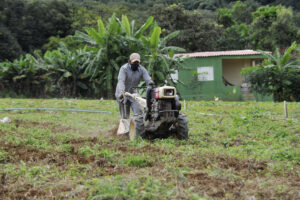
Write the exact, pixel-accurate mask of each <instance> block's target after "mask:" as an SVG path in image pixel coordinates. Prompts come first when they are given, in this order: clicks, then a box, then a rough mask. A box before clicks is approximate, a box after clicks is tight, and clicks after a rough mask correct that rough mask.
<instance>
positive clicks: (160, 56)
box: [142, 23, 185, 83]
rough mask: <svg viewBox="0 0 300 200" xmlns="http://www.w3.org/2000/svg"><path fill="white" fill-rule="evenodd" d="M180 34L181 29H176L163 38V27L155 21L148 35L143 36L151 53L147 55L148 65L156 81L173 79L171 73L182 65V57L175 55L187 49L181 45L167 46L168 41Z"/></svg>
mask: <svg viewBox="0 0 300 200" xmlns="http://www.w3.org/2000/svg"><path fill="white" fill-rule="evenodd" d="M178 34H179V31H175V32H173V33H170V34H169V35H167V36H165V37H163V38H161V28H160V27H159V26H158V25H157V24H156V23H154V24H153V25H152V28H151V32H150V34H149V35H148V37H142V41H143V43H144V44H145V46H146V47H147V50H148V52H150V55H151V56H148V57H147V60H146V66H147V69H148V71H149V73H150V74H151V76H152V79H153V80H154V81H155V82H156V83H162V82H164V81H165V80H171V81H172V79H171V74H172V73H173V72H174V70H175V69H176V68H178V67H181V65H180V63H181V62H182V59H181V58H180V57H175V56H174V54H175V52H184V51H185V50H184V49H182V48H180V47H175V46H167V42H168V41H169V40H171V39H173V38H175V37H176V36H177V35H178Z"/></svg>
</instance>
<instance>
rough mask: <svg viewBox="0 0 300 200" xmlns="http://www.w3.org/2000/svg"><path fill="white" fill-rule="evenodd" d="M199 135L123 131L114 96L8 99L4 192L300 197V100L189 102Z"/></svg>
mask: <svg viewBox="0 0 300 200" xmlns="http://www.w3.org/2000/svg"><path fill="white" fill-rule="evenodd" d="M187 104H188V106H187V111H185V113H186V114H187V116H188V121H189V129H190V139H189V140H187V141H179V140H177V139H175V138H172V137H171V138H167V139H156V140H154V141H148V140H136V141H133V142H130V141H129V140H128V139H127V138H125V137H122V136H116V135H115V132H116V128H117V125H118V122H119V120H118V117H119V112H118V106H117V103H116V102H115V101H106V100H100V101H99V100H75V99H64V100H55V99H52V100H23V99H1V100H0V108H10V107H17V108H21V107H26V108H33V107H46V108H73V109H87V110H106V111H110V112H111V113H110V114H101V113H98V114H97V113H76V114H75V113H72V112H53V111H51V112H41V111H39V112H38V111H30V110H29V111H26V112H24V111H16V112H0V119H3V118H4V117H5V116H8V117H9V118H10V119H11V120H12V122H11V123H10V124H5V123H0V169H1V170H0V177H1V182H0V184H1V187H0V199H23V198H28V199H50V198H52V199H114V198H115V199H201V198H203V199H235V198H236V199H247V198H252V199H254V198H255V199H268V198H270V197H272V198H273V199H298V198H299V195H300V194H299V178H300V174H299V171H300V154H299V152H300V147H299V144H300V137H299V136H300V134H299V130H300V124H299V120H300V112H299V111H300V104H299V103H288V110H289V118H288V119H287V120H284V119H283V118H284V111H283V106H282V103H257V102H255V103H250V102H187Z"/></svg>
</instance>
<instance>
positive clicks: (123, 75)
mask: <svg viewBox="0 0 300 200" xmlns="http://www.w3.org/2000/svg"><path fill="white" fill-rule="evenodd" d="M142 78H143V79H144V81H145V82H146V83H147V85H149V83H150V82H152V79H151V77H150V76H149V74H148V72H147V70H146V69H145V68H144V67H143V66H141V65H140V66H139V68H138V70H137V71H132V70H131V66H130V64H128V63H127V64H125V65H123V66H122V67H121V69H120V71H119V76H118V84H117V88H116V93H115V95H116V98H117V99H118V97H119V96H120V95H121V94H122V93H123V92H129V93H134V92H135V90H134V89H131V88H132V87H137V86H138V84H139V82H140V81H141V79H142ZM129 89H131V90H129Z"/></svg>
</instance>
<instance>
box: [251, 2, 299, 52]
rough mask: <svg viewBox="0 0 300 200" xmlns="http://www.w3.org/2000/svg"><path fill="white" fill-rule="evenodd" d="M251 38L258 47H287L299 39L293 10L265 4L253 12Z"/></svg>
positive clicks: (255, 46)
mask: <svg viewBox="0 0 300 200" xmlns="http://www.w3.org/2000/svg"><path fill="white" fill-rule="evenodd" d="M252 16H253V22H252V24H251V29H252V31H251V33H252V37H251V40H252V42H253V46H254V48H256V49H264V50H274V49H275V48H276V47H279V48H285V47H287V46H289V44H290V43H291V42H292V41H294V40H296V41H298V40H299V35H298V33H297V29H296V28H295V25H294V24H293V12H292V10H291V9H288V8H285V7H283V6H271V7H270V6H263V7H260V8H259V9H258V10H257V11H255V12H254V13H253V14H252Z"/></svg>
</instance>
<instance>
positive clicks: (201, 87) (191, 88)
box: [177, 57, 241, 100]
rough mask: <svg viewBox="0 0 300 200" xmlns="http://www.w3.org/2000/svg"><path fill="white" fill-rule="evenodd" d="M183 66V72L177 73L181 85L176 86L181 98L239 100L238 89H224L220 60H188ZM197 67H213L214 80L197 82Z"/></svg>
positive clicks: (233, 87) (236, 87) (235, 87)
mask: <svg viewBox="0 0 300 200" xmlns="http://www.w3.org/2000/svg"><path fill="white" fill-rule="evenodd" d="M183 65H184V66H185V69H184V70H180V71H179V72H178V78H179V80H180V82H182V83H183V84H177V89H178V92H179V93H180V95H181V97H183V98H184V99H187V100H199V99H201V100H213V99H214V98H215V97H218V98H220V99H227V100H241V95H240V87H239V86H232V87H228V86H227V87H225V86H224V85H223V80H222V58H221V57H207V58H189V59H187V60H186V61H185V62H184V63H183ZM199 67H213V72H214V80H211V81H198V73H197V69H198V68H199Z"/></svg>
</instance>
